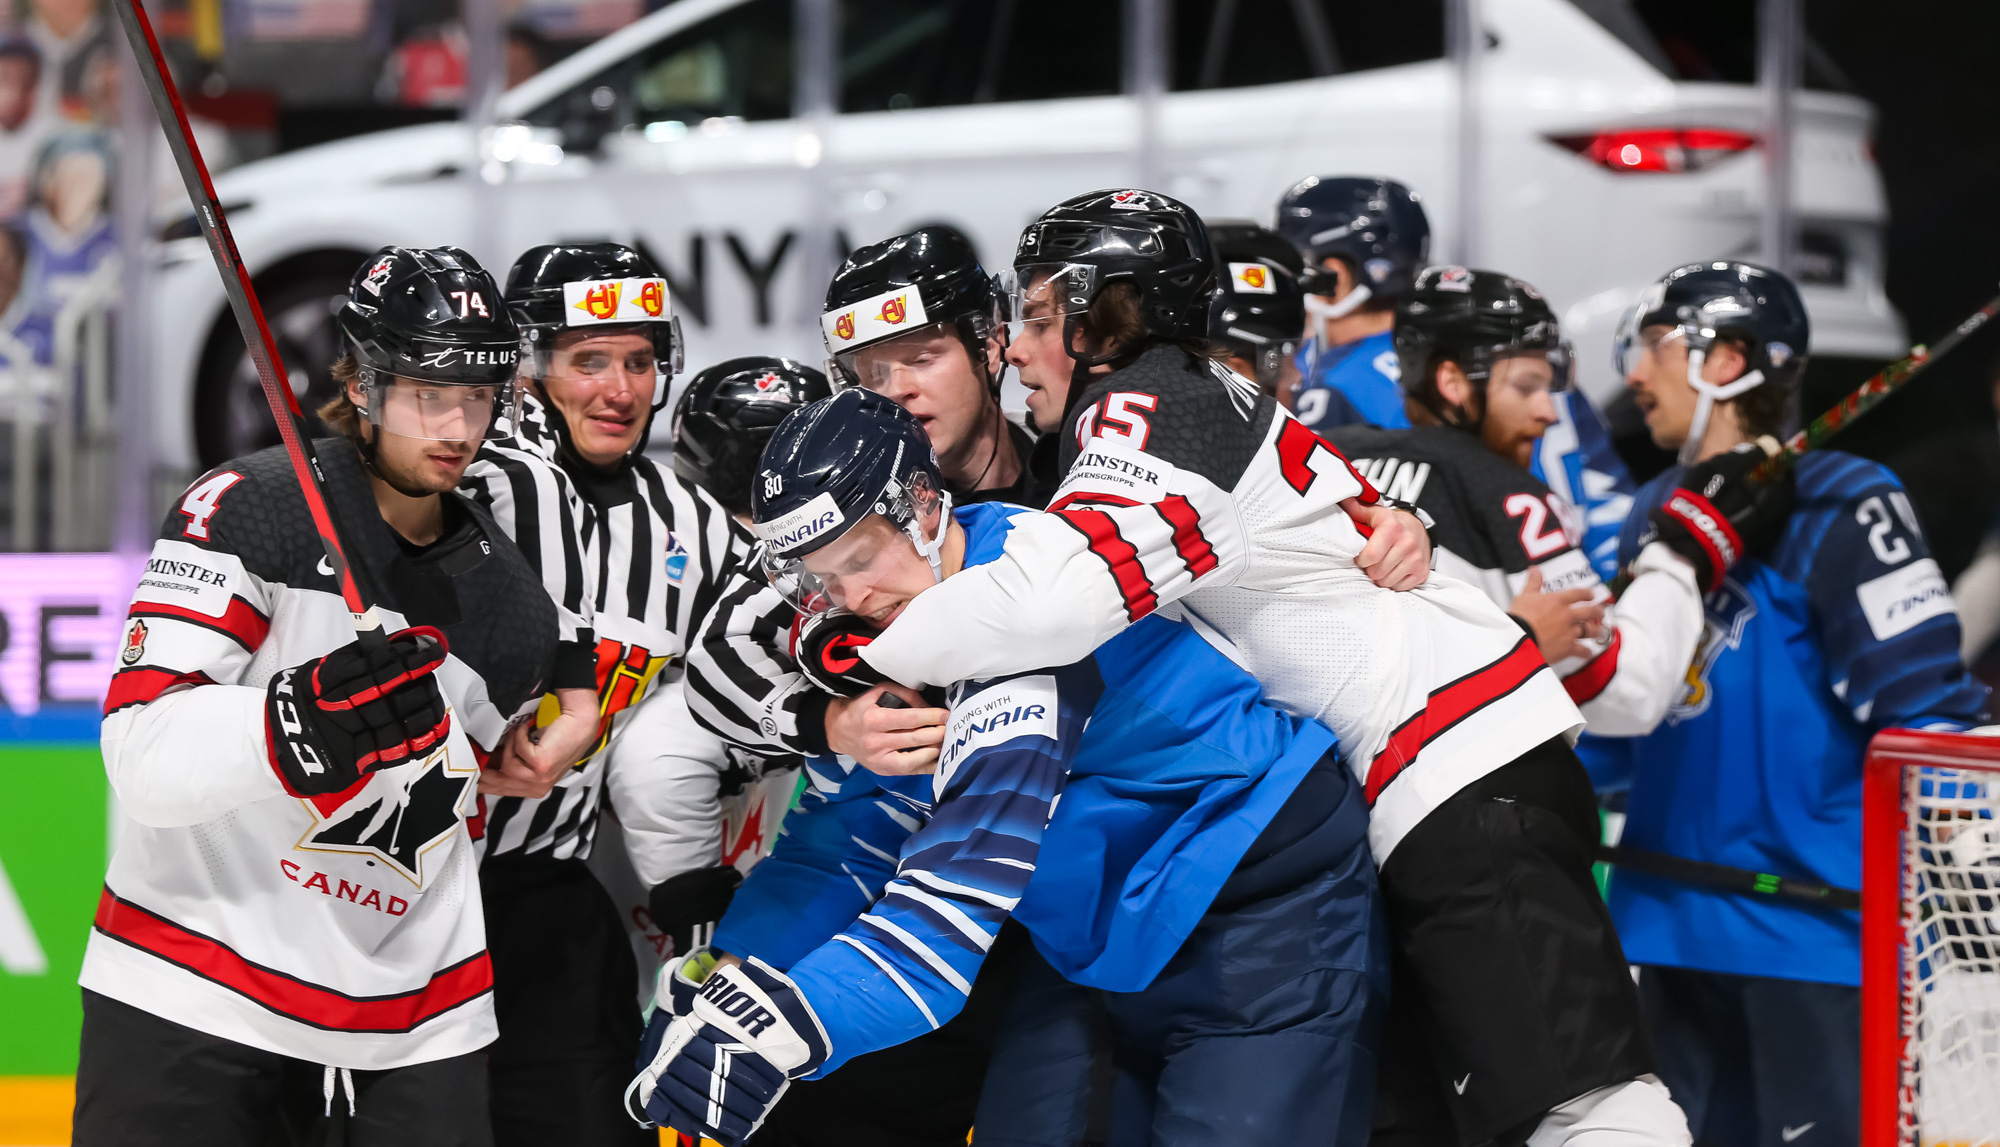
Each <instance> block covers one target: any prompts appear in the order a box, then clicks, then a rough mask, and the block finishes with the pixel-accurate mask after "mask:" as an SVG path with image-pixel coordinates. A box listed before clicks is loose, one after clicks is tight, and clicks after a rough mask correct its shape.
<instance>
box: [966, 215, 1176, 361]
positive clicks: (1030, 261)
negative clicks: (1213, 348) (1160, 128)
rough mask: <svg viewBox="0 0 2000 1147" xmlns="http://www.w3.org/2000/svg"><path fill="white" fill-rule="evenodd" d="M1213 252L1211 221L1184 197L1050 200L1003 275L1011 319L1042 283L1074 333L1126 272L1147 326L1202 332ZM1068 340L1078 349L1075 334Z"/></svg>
mask: <svg viewBox="0 0 2000 1147" xmlns="http://www.w3.org/2000/svg"><path fill="white" fill-rule="evenodd" d="M1214 259H1215V255H1214V250H1213V248H1212V247H1211V245H1210V243H1209V238H1208V228H1207V227H1206V226H1205V225H1203V223H1202V221H1201V216H1199V215H1196V214H1195V213H1194V210H1193V209H1192V208H1190V207H1189V206H1188V205H1187V204H1185V203H1182V202H1180V201H1179V200H1177V199H1171V198H1169V197H1167V196H1165V195H1161V194H1159V193H1158V192H1154V191H1141V190H1137V189H1130V188H1128V189H1117V190H1109V191H1093V192H1091V193H1090V194H1088V195H1079V196H1077V197H1076V198H1074V199H1067V200H1064V201H1063V202H1061V203H1058V204H1057V205H1055V206H1054V207H1051V208H1049V209H1048V210H1047V211H1045V212H1043V213H1042V217H1041V218H1040V219H1037V220H1035V221H1034V222H1033V223H1030V224H1028V226H1027V229H1026V230H1024V231H1022V232H1021V243H1020V246H1019V247H1018V248H1016V250H1015V252H1014V266H1013V267H1012V268H1011V269H1010V270H1008V271H1003V272H1002V273H1001V275H1000V295H1001V304H1002V305H1003V306H1004V307H1005V308H1006V317H1007V319H1008V321H1010V322H1020V321H1023V320H1025V318H1026V317H1027V316H1026V309H1027V305H1028V301H1029V297H1030V295H1031V294H1032V293H1036V292H1039V291H1041V290H1043V289H1044V288H1043V284H1045V283H1046V284H1048V286H1047V290H1048V292H1049V295H1050V296H1051V298H1052V300H1053V301H1054V303H1055V313H1056V314H1059V315H1062V316H1064V323H1065V326H1066V327H1069V328H1070V329H1071V332H1072V334H1073V329H1074V328H1073V324H1074V321H1075V319H1076V318H1077V317H1078V316H1080V315H1081V314H1082V313H1083V312H1084V311H1085V310H1088V309H1089V307H1090V303H1091V301H1092V300H1093V299H1095V298H1096V297H1097V295H1098V292H1100V291H1102V290H1103V289H1104V288H1105V287H1107V286H1110V285H1111V284H1112V283H1117V282H1126V283H1130V284H1132V285H1133V286H1134V287H1135V288H1137V289H1138V292H1139V302H1140V312H1141V315H1142V316H1143V319H1144V322H1145V329H1146V333H1147V334H1149V335H1151V336H1153V337H1154V338H1158V339H1206V338H1207V337H1208V304H1209V296H1210V295H1211V294H1213V293H1214V290H1215V266H1214ZM1066 345H1068V346H1069V347H1070V354H1071V356H1072V357H1078V355H1079V352H1078V351H1077V350H1076V340H1075V339H1074V337H1071V338H1068V339H1067V340H1066ZM1143 349H1144V348H1143V347H1127V348H1121V349H1119V350H1118V351H1116V352H1110V353H1096V354H1093V355H1090V356H1086V357H1079V362H1081V363H1084V364H1085V365H1092V364H1094V363H1097V362H1108V361H1111V360H1112V359H1113V358H1130V357H1134V356H1136V355H1137V354H1138V352H1139V351H1141V350H1143ZM1079 389H1080V388H1074V387H1073V388H1072V390H1073V391H1076V390H1079ZM1072 397H1074V394H1073V395H1072Z"/></svg>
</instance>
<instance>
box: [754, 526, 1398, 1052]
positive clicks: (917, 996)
mask: <svg viewBox="0 0 2000 1147" xmlns="http://www.w3.org/2000/svg"><path fill="white" fill-rule="evenodd" d="M1021 512H1023V511H1021V510H1020V509H1019V508H1018V507H1010V506H1000V505H995V504H992V503H985V504H981V505H976V506H968V507H964V508H962V509H959V510H957V511H956V515H957V517H958V520H959V522H960V524H961V525H962V526H964V527H965V530H966V535H967V546H966V562H967V564H968V565H970V564H977V563H979V562H983V561H991V560H993V559H994V558H996V557H998V556H999V553H1000V547H1001V542H1002V541H1003V540H1004V538H1005V536H1006V533H1007V531H1008V529H1009V528H1010V526H1009V521H1008V520H1009V519H1010V518H1011V517H1012V516H1013V515H1015V514H1018V513H1021ZM951 701H952V705H951V719H950V723H949V725H948V727H947V730H946V737H945V744H944V747H943V749H942V751H941V754H940V757H939V761H938V770H937V773H936V775H935V776H934V777H923V778H881V777H876V776H874V775H873V774H870V773H867V772H865V771H862V770H860V769H842V768H841V767H840V766H838V765H835V764H831V763H825V762H814V766H813V767H814V775H813V777H812V785H813V788H814V789H815V790H819V791H818V792H817V793H816V794H815V795H812V796H809V797H808V798H807V799H806V800H802V801H801V802H800V805H799V808H798V810H797V811H795V812H794V813H793V814H792V815H791V816H790V817H788V818H787V819H786V834H785V836H783V837H782V838H781V839H780V840H779V843H778V846H777V848H776V849H775V850H774V851H773V853H772V855H771V856H770V857H769V858H768V859H766V860H765V861H763V862H762V863H761V864H759V865H758V866H757V868H756V869H754V870H752V872H751V874H750V877H749V879H748V880H747V881H746V882H745V884H744V886H743V888H742V890H741V891H740V892H739V893H738V894H737V897H736V900H735V902H734V903H733V904H732V905H731V907H730V910H729V913H728V915H727V916H726V917H725V918H724V919H723V921H722V924H721V926H720V927H719V928H718V930H717V933H716V937H715V946H716V947H717V948H718V949H721V950H723V951H727V952H733V953H737V954H740V955H756V956H758V957H760V958H763V959H765V960H766V961H767V962H770V963H772V964H774V965H777V966H780V967H783V968H786V969H787V970H788V971H789V973H790V974H791V976H792V979H793V982H794V983H796V984H797V985H798V988H799V991H800V992H801V994H802V995H804V997H805V999H806V1001H807V1002H808V1003H809V1004H810V1005H811V1006H812V1008H813V1010H814V1012H815V1014H817V1015H818V1017H819V1019H820V1022H821V1023H822V1024H823V1025H824V1026H825V1027H826V1030H827V1033H828V1037H829V1040H830V1042H831V1046H832V1057H831V1058H830V1059H829V1060H828V1061H827V1063H826V1064H825V1065H824V1066H823V1067H822V1068H821V1069H820V1074H824V1073H826V1072H830V1071H832V1070H834V1069H835V1068H837V1067H838V1066H840V1064H842V1063H843V1062H845V1061H846V1060H848V1059H851V1058H853V1057H854V1056H856V1055H860V1054H863V1053H865V1052H869V1051H874V1050H877V1049H879V1048H883V1047H888V1046H891V1045H894V1044H898V1043H902V1042H904V1041H906V1040H908V1039H911V1038H913V1037H915V1036H917V1035H921V1034H922V1033H923V1032H925V1031H929V1030H931V1029H933V1028H936V1027H938V1026H940V1025H941V1024H943V1023H944V1022H946V1021H947V1020H949V1019H950V1018H951V1017H952V1016H953V1015H955V1014H957V1012H958V1010H959V1008H960V1007H962V1006H963V1004H964V1002H965V997H966V994H967V993H968V992H969V991H970V990H971V985H972V981H973V979H974V978H975V977H976V976H977V975H978V972H979V966H980V964H981V962H982V961H983V960H984V959H985V955H986V951H987V948H988V947H989V946H990V945H991V944H992V942H993V938H994V936H995V934H996V933H997V931H998V929H999V926H1000V924H1001V923H1002V922H1003V921H1004V920H1005V919H1006V918H1007V917H1008V916H1010V915H1011V916H1012V917H1013V918H1014V919H1016V920H1018V921H1020V922H1021V924H1022V925H1024V926H1025V927H1026V928H1027V930H1028V932H1029V934H1030V935H1031V936H1032V937H1033V940H1034V943H1035V946H1036V948H1037V949H1038V950H1039V951H1040V952H1041V954H1042V955H1043V956H1044V957H1045V958H1046V959H1048V961H1049V962H1050V964H1051V965H1052V966H1054V967H1055V969H1056V970H1057V971H1058V972H1060V973H1062V974H1063V975H1064V976H1066V977H1068V978H1069V979H1071V980H1072V981H1075V982H1077V983H1080V984H1085V985H1087V986H1091V987H1096V988H1102V989H1104V990H1107V991H1118V992H1132V991H1138V990H1140V989H1143V988H1145V987H1146V986H1147V985H1149V984H1150V983H1152V981H1153V979H1154V977H1155V976H1157V975H1158V974H1159V971H1160V969H1161V968H1163V967H1165V966H1166V964H1167V961H1168V960H1169V959H1170V958H1171V957H1172V956H1173V954H1174V953H1175V952H1176V951H1177V950H1178V949H1179V948H1180V946H1181V945H1182V943H1184V942H1185V941H1186V939H1187V937H1188V936H1189V935H1190V934H1191V933H1192V932H1193V931H1194V928H1195V925H1196V924H1197V923H1198V922H1199V921H1200V920H1201V918H1202V916H1203V914H1204V913H1205V912H1206V911H1207V910H1208V908H1209V905H1210V904H1211V903H1212V902H1213V901H1214V899H1215V895H1216V893H1217V892H1218V891H1219V890H1220V889H1221V887H1222V884H1223V882H1224V881H1225V880H1226V879H1227V878H1228V877H1229V875H1230V873H1231V872H1232V871H1234V870H1235V868H1236V866H1237V864H1238V862H1239V861H1240V860H1241V859H1242V857H1243V855H1244V853H1245V852H1246V851H1247V850H1248V849H1249V847H1250V845H1251V844H1252V842H1254V841H1255V840H1256V838H1257V836H1258V834H1259V833H1260V832H1262V831H1263V829H1264V827H1265V825H1267V824H1268V823H1269V822H1270V820H1271V818H1272V817H1273V816H1274V815H1276V813H1277V811H1278V809H1279V808H1280V807H1282V806H1283V805H1284V803H1285V801H1286V800H1287V798H1289V797H1290V796H1291V793H1292V790H1293V789H1294V788H1296V787H1297V785H1298V783H1299V780H1300V779H1301V778H1302V777H1304V776H1305V774H1306V772H1307V771H1308V770H1310V769H1311V768H1312V766H1313V765H1314V764H1315V763H1316V762H1317V761H1319V760H1320V759H1321V758H1322V757H1323V756H1325V755H1326V754H1327V753H1329V752H1330V751H1331V750H1332V749H1333V746H1334V737H1333V733H1332V732H1331V731H1330V730H1328V729H1326V728H1325V727H1324V726H1321V725H1319V724H1317V723H1315V722H1312V721H1308V720H1305V719H1302V718H1297V717H1293V716H1290V715H1288V714H1286V713H1283V712H1281V711H1279V710H1277V709H1274V708H1271V707H1270V706H1268V705H1266V704H1264V702H1263V700H1262V690H1261V689H1260V687H1259V686H1258V685H1257V682H1256V680H1255V679H1254V678H1252V677H1251V676H1250V675H1249V674H1248V673H1247V672H1245V671H1244V670H1242V669H1241V668H1239V667H1237V666H1236V665H1235V663H1234V662H1232V661H1230V660H1229V659H1228V658H1227V657H1225V656H1224V655H1223V654H1221V653H1220V652H1218V651H1217V650H1216V649H1215V648H1214V647H1212V646H1210V645H1209V644H1208V643H1207V642H1206V641H1204V640H1203V639H1202V638H1201V636H1200V635H1199V634H1197V633H1196V632H1195V631H1194V630H1193V629H1191V628H1189V627H1187V626H1185V625H1181V624H1179V623H1176V622H1172V621H1168V620H1166V619H1165V618H1160V617H1149V618H1146V619H1143V620H1141V621H1140V622H1138V623H1137V624H1135V625H1133V626H1132V627H1131V628H1129V629H1127V630H1126V631H1124V632H1123V633H1121V634H1119V635H1118V636H1117V637H1115V638H1113V639H1112V640H1110V641H1109V642H1107V643H1106V644H1105V645H1103V646H1102V647H1100V648H1099V649H1098V650H1097V651H1096V652H1095V653H1094V654H1092V655H1091V656H1090V657H1088V658H1085V659H1084V660H1083V661H1080V662H1077V663H1075V664H1073V665H1068V666H1064V667H1061V668H1058V669H1052V670H1044V671H1041V672H1036V673H1027V674H1021V675H1018V676H1013V677H1006V678H1000V679H996V680H991V681H971V682H962V683H960V684H958V685H956V686H954V687H953V689H952V698H951ZM1341 776H1342V777H1343V778H1345V777H1346V773H1345V772H1344V771H1343V772H1342V773H1341ZM912 780H916V781H921V782H923V783H925V784H926V785H928V786H929V792H928V793H921V794H913V793H911V792H909V791H907V790H906V789H905V788H903V786H907V785H908V784H909V783H910V782H911V781H912ZM1058 795H1060V797H1061V800H1060V801H1058V800H1057V797H1058ZM926 796H927V797H929V798H930V800H929V802H928V804H926V802H925V801H924V800H923V799H921V798H922V797H926ZM822 819H824V822H825V823H824V824H820V823H815V822H819V821H821V820H822ZM857 825H859V826H862V827H861V830H860V831H856V830H855V828H854V826H857ZM891 825H893V826H897V827H900V829H901V837H902V839H901V840H899V841H893V842H892V841H891V840H889V839H888V838H889V837H890V836H893V835H895V833H894V832H893V831H888V830H885V826H891ZM1364 831H1365V830H1364V829H1363V828H1362V826H1360V825H1359V824H1357V825H1356V826H1355V842H1354V843H1355V847H1357V848H1358V847H1360V844H1361V841H1362V837H1363V832H1364ZM892 846H893V847H892ZM1044 855H1046V856H1048V857H1051V858H1057V857H1059V858H1060V860H1059V862H1056V861H1053V860H1052V862H1051V863H1048V864H1041V863H1038V860H1039V858H1041V857H1042V856H1044ZM891 858H893V871H892V870H891ZM884 877H886V880H883V878H884ZM878 880H881V881H882V883H880V884H875V883H874V882H875V881H878ZM878 892H879V898H876V894H877V893H878ZM870 900H872V903H870ZM843 901H844V902H845V903H847V904H849V905H851V907H850V908H849V911H848V915H847V917H846V919H844V920H840V921H837V922H834V923H833V924H832V926H829V921H830V920H831V917H832V915H833V913H831V912H830V911H828V909H829V908H830V906H832V905H834V904H836V903H841V902H843ZM787 921H789V926H787V924H786V922H787Z"/></svg>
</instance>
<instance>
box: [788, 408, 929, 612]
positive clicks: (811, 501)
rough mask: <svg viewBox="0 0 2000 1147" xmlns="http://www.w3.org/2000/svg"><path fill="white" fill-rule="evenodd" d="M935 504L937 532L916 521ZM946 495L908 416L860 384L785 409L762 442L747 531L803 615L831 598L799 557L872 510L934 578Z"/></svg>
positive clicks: (921, 433) (916, 427)
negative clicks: (927, 566)
mask: <svg viewBox="0 0 2000 1147" xmlns="http://www.w3.org/2000/svg"><path fill="white" fill-rule="evenodd" d="M933 511H939V512H940V517H939V519H938V527H937V535H936V536H935V537H931V538H926V537H924V533H923V519H924V518H926V517H928V516H929V515H930V514H931V513H932V512H933ZM950 513H951V495H950V494H949V493H947V492H946V491H945V488H944V475H943V474H942V473H941V472H940V471H939V470H938V462H937V454H936V452H935V451H933V450H932V449H931V442H930V439H929V438H928V437H926V436H925V434H924V428H923V425H922V424H921V423H919V422H918V421H917V419H916V416H915V415H913V414H911V413H910V412H909V411H907V410H904V409H903V408H902V407H901V406H899V405H897V404H896V403H895V402H894V401H892V400H891V399H889V398H886V397H884V396H882V395H879V394H876V393H874V392H872V391H867V390H860V389H854V390H843V391H840V392H839V393H837V394H835V395H834V396H833V397H832V398H827V399H823V400H821V401H819V402H815V403H813V404H812V405H810V406H807V407H803V408H801V409H799V410H796V411H793V412H792V413H791V414H790V415H787V416H786V418H785V420H784V421H783V422H781V423H779V424H778V429H777V430H776V431H775V432H774V433H773V434H772V435H771V441H770V442H769V443H768V444H767V445H766V446H765V447H764V456H763V458H762V459H761V460H760V461H759V462H758V467H757V481H756V483H755V484H754V485H753V486H752V487H751V490H750V518H751V522H752V527H751V528H752V529H753V530H754V531H755V532H756V534H757V538H758V540H759V541H760V542H762V543H763V560H764V569H765V573H766V574H767V575H768V576H769V577H770V580H771V584H772V585H773V586H775V587H776V588H777V589H778V591H779V592H780V593H782V594H784V595H785V597H786V598H787V599H788V600H789V601H791V603H792V605H793V606H794V607H795V608H797V609H798V610H799V611H800V612H802V613H815V612H818V611H820V610H824V609H828V608H830V607H832V606H833V605H834V601H833V598H832V597H831V595H830V594H829V593H828V592H827V590H826V587H825V586H824V585H823V584H821V582H820V581H819V579H818V578H816V577H814V576H813V575H812V574H811V573H810V572H809V571H807V569H806V568H805V565H804V562H803V560H802V559H804V558H805V557H806V556H807V555H808V554H811V553H812V552H813V551H815V550H817V549H820V548H821V547H823V546H825V545H827V544H828V543H830V542H832V541H834V540H835V539H837V538H839V537H841V536H842V535H843V534H845V533H847V531H848V530H850V529H853V528H854V526H855V524H856V523H858V522H860V521H861V520H862V519H864V518H866V517H867V516H868V515H869V514H881V515H883V516H884V517H886V518H888V519H889V521H890V522H892V523H894V524H895V525H896V527H897V528H899V529H901V530H902V531H903V533H904V534H906V535H908V537H909V539H910V542H911V544H912V545H914V546H916V548H917V552H918V553H919V554H922V555H923V556H924V558H925V559H926V560H928V561H929V562H930V566H931V573H932V575H933V576H935V577H937V578H939V579H942V578H943V576H944V572H943V559H942V557H941V556H940V552H941V550H942V548H943V546H944V537H945V530H946V526H947V524H948V523H947V520H946V519H947V518H948V517H949V515H950Z"/></svg>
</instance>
